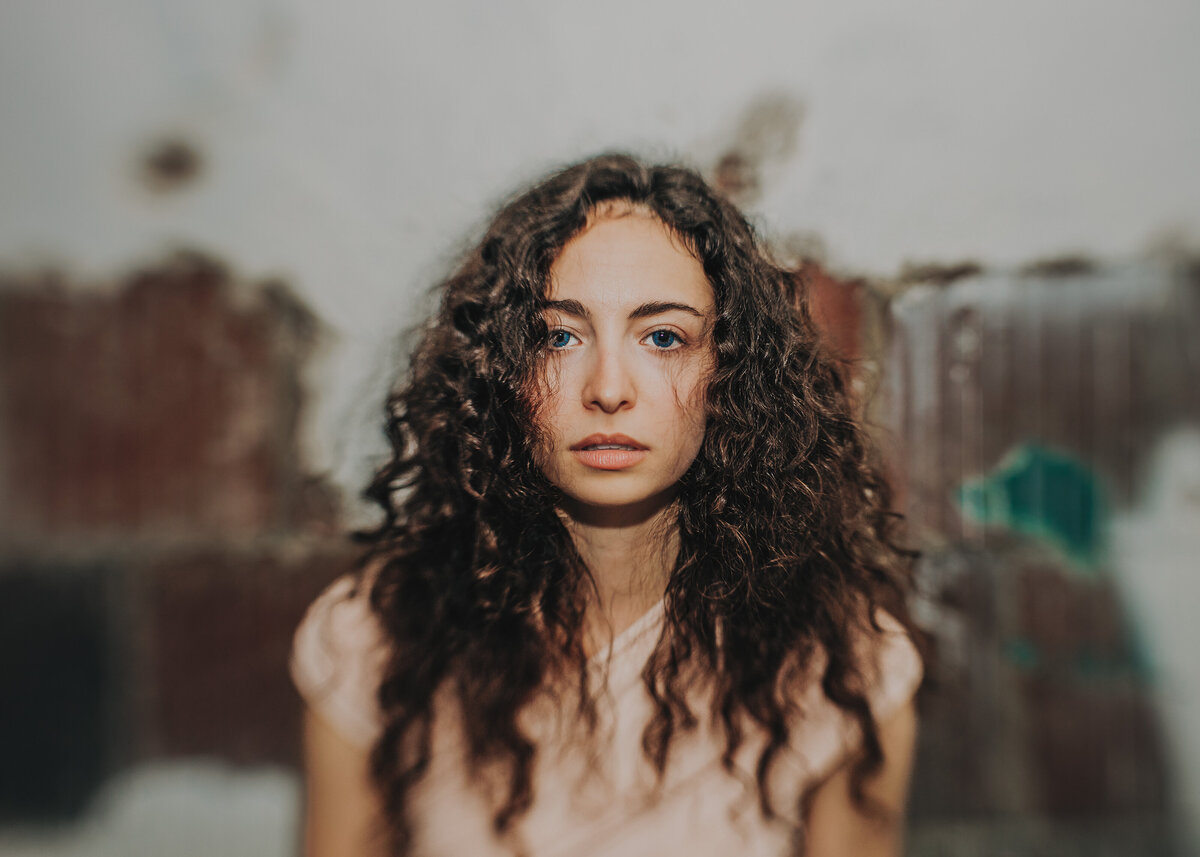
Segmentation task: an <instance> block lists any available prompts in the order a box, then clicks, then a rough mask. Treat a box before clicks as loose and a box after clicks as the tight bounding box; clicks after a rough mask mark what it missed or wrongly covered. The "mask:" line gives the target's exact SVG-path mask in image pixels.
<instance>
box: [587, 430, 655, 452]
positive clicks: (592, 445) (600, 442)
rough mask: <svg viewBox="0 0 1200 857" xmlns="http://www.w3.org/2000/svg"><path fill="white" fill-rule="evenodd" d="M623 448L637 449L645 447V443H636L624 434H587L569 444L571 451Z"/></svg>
mask: <svg viewBox="0 0 1200 857" xmlns="http://www.w3.org/2000/svg"><path fill="white" fill-rule="evenodd" d="M596 448H600V449H624V450H631V449H633V450H637V449H647V448H648V447H647V446H646V445H645V444H642V443H638V442H637V441H636V440H634V439H633V438H631V437H630V436H629V435H626V434H593V435H588V436H587V437H585V438H584V439H583V440H581V441H579V443H576V444H573V445H572V446H571V449H572V451H575V452H578V451H580V450H585V449H596Z"/></svg>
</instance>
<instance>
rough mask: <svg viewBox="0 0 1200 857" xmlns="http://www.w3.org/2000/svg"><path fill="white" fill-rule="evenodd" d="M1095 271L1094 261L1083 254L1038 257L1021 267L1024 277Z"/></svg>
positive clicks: (1080, 274)
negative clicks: (1050, 257) (1047, 257)
mask: <svg viewBox="0 0 1200 857" xmlns="http://www.w3.org/2000/svg"><path fill="white" fill-rule="evenodd" d="M1095 271H1096V263H1095V262H1093V261H1092V260H1091V259H1088V258H1085V257H1083V256H1058V257H1055V258H1052V259H1039V260H1037V261H1035V262H1030V263H1029V264H1028V265H1025V266H1024V267H1022V268H1021V270H1020V273H1021V274H1022V275H1023V276H1026V277H1050V278H1053V277H1079V276H1083V275H1084V274H1092V273H1095Z"/></svg>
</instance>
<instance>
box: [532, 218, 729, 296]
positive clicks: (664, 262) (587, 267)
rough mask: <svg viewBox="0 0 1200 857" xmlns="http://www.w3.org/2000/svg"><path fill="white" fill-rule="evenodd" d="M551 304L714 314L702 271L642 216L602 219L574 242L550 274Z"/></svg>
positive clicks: (676, 243)
mask: <svg viewBox="0 0 1200 857" xmlns="http://www.w3.org/2000/svg"><path fill="white" fill-rule="evenodd" d="M547 297H549V298H550V299H551V300H564V299H567V298H573V299H575V300H578V301H580V302H582V303H583V304H585V305H587V306H591V307H601V308H602V307H605V306H609V307H612V308H614V309H615V308H620V307H624V306H626V305H636V304H640V303H644V302H646V301H677V302H680V303H687V304H690V305H691V306H694V307H696V308H697V309H700V310H702V311H705V310H708V309H711V307H712V303H713V291H712V286H711V285H710V284H709V282H708V278H707V277H706V276H705V275H704V268H703V266H702V265H701V264H700V262H699V261H697V259H696V258H695V257H694V256H693V255H692V254H691V253H690V252H688V250H687V248H686V247H685V246H684V245H683V242H682V241H680V239H679V238H678V237H677V236H675V235H674V233H672V232H671V230H670V229H668V228H667V227H666V226H665V225H663V223H662V221H660V220H659V219H658V218H656V217H654V216H652V215H650V214H646V213H642V212H639V211H630V212H628V213H625V214H621V215H619V216H601V217H597V218H596V219H595V220H593V221H591V222H590V223H589V224H588V226H587V227H586V228H585V229H584V230H583V231H582V232H580V233H579V234H578V235H576V236H575V237H574V238H572V239H571V240H570V241H569V242H567V245H566V246H565V247H563V249H562V252H561V253H560V254H559V256H558V258H557V259H556V260H555V261H554V264H553V265H552V266H551V268H550V285H549V294H548V295H547Z"/></svg>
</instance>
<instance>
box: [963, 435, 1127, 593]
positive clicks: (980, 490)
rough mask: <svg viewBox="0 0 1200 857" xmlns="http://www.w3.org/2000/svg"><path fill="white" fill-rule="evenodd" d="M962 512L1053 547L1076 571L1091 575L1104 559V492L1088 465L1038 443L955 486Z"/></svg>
mask: <svg viewBox="0 0 1200 857" xmlns="http://www.w3.org/2000/svg"><path fill="white" fill-rule="evenodd" d="M956 501H957V503H958V507H959V509H960V510H961V511H962V513H963V514H964V515H965V516H967V517H968V518H970V519H971V520H974V521H977V522H979V523H980V524H983V525H984V526H988V527H993V526H999V527H1004V528H1005V529H1008V530H1010V531H1012V532H1014V533H1021V534H1023V535H1027V536H1031V537H1033V538H1035V539H1038V540H1039V541H1042V542H1045V543H1046V544H1049V545H1051V546H1053V547H1054V548H1055V549H1057V550H1059V551H1061V552H1062V554H1063V555H1064V556H1065V557H1066V558H1067V559H1068V560H1069V561H1070V563H1071V565H1072V566H1073V567H1075V568H1078V569H1081V570H1084V571H1087V572H1095V571H1096V570H1097V568H1098V567H1099V565H1100V564H1101V563H1102V561H1103V559H1104V546H1105V544H1104V543H1105V535H1104V532H1105V521H1106V517H1107V511H1106V503H1105V500H1104V492H1103V489H1102V486H1101V483H1100V480H1099V479H1098V478H1097V477H1096V474H1095V473H1094V472H1092V470H1091V468H1089V467H1088V466H1087V465H1086V464H1084V463H1083V462H1082V461H1079V460H1078V459H1076V458H1074V457H1073V456H1071V455H1067V454H1066V453H1062V452H1058V451H1055V450H1052V449H1048V448H1046V447H1044V446H1040V445H1038V444H1026V445H1023V446H1020V447H1017V448H1016V449H1014V450H1013V451H1012V452H1010V453H1009V454H1008V455H1007V456H1005V458H1004V459H1003V460H1002V461H1001V462H1000V464H999V465H998V466H997V467H996V468H995V469H994V470H993V471H992V472H991V473H989V474H987V475H986V476H982V477H979V478H976V479H971V480H967V481H965V482H963V483H962V485H960V486H959V489H958V492H957V497H956Z"/></svg>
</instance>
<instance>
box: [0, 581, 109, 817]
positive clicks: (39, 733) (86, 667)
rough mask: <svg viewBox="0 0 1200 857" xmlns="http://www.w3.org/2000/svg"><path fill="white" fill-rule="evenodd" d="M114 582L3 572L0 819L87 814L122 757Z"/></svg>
mask: <svg viewBox="0 0 1200 857" xmlns="http://www.w3.org/2000/svg"><path fill="white" fill-rule="evenodd" d="M112 580H113V576H112V573H111V570H110V569H107V568H104V567H100V566H83V567H70V566H60V565H45V564H40V563H24V562H20V561H15V560H10V561H8V562H5V563H3V564H2V565H0V676H3V677H4V688H3V692H0V723H2V724H3V728H2V729H0V759H3V763H0V821H6V822H7V821H13V820H16V819H26V820H36V821H44V822H46V821H56V820H61V819H65V818H70V817H73V816H75V815H77V814H78V813H80V812H81V811H82V810H83V809H84V808H85V807H86V805H87V802H88V800H89V799H90V798H91V796H92V795H93V793H94V792H95V791H96V789H97V788H98V787H99V785H100V783H101V782H102V780H103V778H104V776H105V775H107V773H108V772H109V770H110V769H111V767H112V765H113V763H114V761H115V759H114V756H115V754H116V753H117V752H118V749H119V748H118V747H116V746H114V740H113V739H114V736H115V735H116V733H117V721H118V715H119V711H118V708H119V706H118V703H117V700H118V699H119V696H120V694H119V690H120V688H119V687H118V684H119V681H120V679H119V676H118V675H117V671H116V670H115V667H116V665H117V652H116V651H115V650H114V643H115V636H114V633H113V621H112V616H111V614H110V612H109V610H108V608H109V606H110V602H111V598H110V597H109V593H108V589H109V587H110V586H111V584H112Z"/></svg>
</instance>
